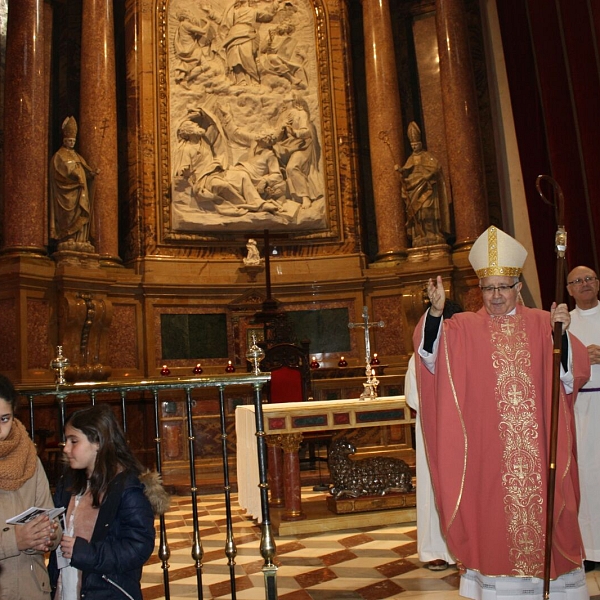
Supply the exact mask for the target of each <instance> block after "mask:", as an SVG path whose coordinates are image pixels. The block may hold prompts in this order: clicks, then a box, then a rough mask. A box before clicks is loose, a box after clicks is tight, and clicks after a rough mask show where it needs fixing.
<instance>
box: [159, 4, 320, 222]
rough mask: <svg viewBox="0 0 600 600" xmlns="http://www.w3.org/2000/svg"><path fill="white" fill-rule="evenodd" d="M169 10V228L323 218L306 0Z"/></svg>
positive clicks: (311, 27)
mask: <svg viewBox="0 0 600 600" xmlns="http://www.w3.org/2000/svg"><path fill="white" fill-rule="evenodd" d="M168 14H169V27H168V31H169V38H170V44H169V57H168V64H169V106H170V115H169V121H170V131H171V142H170V165H171V229H172V230H173V231H190V232H203V231H215V230H216V231H220V230H223V229H224V228H227V230H228V231H251V230H254V229H256V228H259V229H264V228H269V229H271V230H278V229H279V230H288V229H298V230H320V229H325V228H326V227H327V211H326V204H325V202H326V198H325V192H324V190H325V174H324V166H323V160H322V157H321V151H320V149H321V142H320V129H321V123H320V110H319V104H318V89H317V63H316V42H315V32H314V25H313V16H312V5H311V3H310V0H235V1H234V2H231V0H211V1H210V2H208V3H205V4H200V3H198V2H197V1H195V0H177V1H173V2H172V3H171V4H170V5H169V13H168Z"/></svg>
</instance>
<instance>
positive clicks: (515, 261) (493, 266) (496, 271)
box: [469, 225, 527, 279]
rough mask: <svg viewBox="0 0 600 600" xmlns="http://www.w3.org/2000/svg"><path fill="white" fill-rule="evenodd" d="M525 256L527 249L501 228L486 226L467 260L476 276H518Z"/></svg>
mask: <svg viewBox="0 0 600 600" xmlns="http://www.w3.org/2000/svg"><path fill="white" fill-rule="evenodd" d="M526 258H527V250H525V248H524V246H523V245H521V244H520V243H519V242H517V240H515V239H514V238H512V237H510V235H508V234H507V233H504V231H502V230H501V229H498V228H497V227H494V226H493V225H492V226H491V227H488V228H487V229H486V230H485V231H484V232H483V233H482V234H481V235H480V236H479V237H478V238H477V239H476V240H475V243H474V244H473V247H472V248H471V252H469V262H470V263H471V266H472V267H473V269H474V271H475V273H477V277H479V279H483V278H484V277H491V276H492V275H502V276H508V277H519V275H521V271H522V270H523V264H524V263H525V259H526Z"/></svg>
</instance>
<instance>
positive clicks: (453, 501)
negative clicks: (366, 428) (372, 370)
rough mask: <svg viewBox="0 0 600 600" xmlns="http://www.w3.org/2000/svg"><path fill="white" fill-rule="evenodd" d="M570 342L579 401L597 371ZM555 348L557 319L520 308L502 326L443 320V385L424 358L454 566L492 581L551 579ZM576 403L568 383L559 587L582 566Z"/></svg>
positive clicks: (557, 534)
mask: <svg viewBox="0 0 600 600" xmlns="http://www.w3.org/2000/svg"><path fill="white" fill-rule="evenodd" d="M424 319H425V316H423V318H422V319H421V322H420V323H419V326H417V328H416V330H415V335H414V342H415V348H418V347H419V345H420V343H421V340H422V332H423V325H424ZM570 341H571V360H572V364H571V369H572V371H573V373H574V375H575V390H576V391H577V390H578V389H579V387H581V385H583V384H584V383H585V381H587V379H588V378H589V374H590V365H589V359H588V356H587V351H586V349H585V347H584V346H583V344H581V342H579V340H577V338H575V337H573V336H570ZM552 349H553V343H552V328H551V325H550V315H549V313H548V312H545V311H541V310H538V309H529V308H525V307H522V306H517V309H516V314H514V315H512V316H503V317H493V318H492V317H490V316H489V315H488V313H487V312H486V311H485V309H483V308H482V309H481V310H480V311H479V312H477V313H472V312H471V313H470V312H464V313H459V314H456V315H454V316H453V317H452V319H449V320H445V321H444V322H443V326H442V332H441V336H440V346H439V353H438V357H437V363H436V373H435V375H432V374H431V373H430V372H429V371H428V370H427V368H426V367H425V366H424V365H423V363H422V362H421V361H420V360H417V385H418V388H419V392H420V394H421V410H420V412H419V414H420V418H421V422H422V426H423V433H424V436H425V446H426V451H427V457H428V461H429V466H430V469H431V479H432V483H433V487H434V491H435V497H436V503H437V507H438V510H439V513H440V521H441V527H442V532H443V533H444V535H445V537H446V541H447V543H448V547H449V548H450V551H451V552H452V554H453V555H454V556H455V557H456V559H457V560H458V561H460V562H462V563H463V564H464V566H465V567H467V568H469V569H473V570H476V571H479V572H481V573H482V574H484V575H490V576H496V575H508V576H516V577H519V576H534V577H540V578H542V577H543V570H544V547H545V530H546V504H547V499H546V493H547V492H546V490H547V479H548V464H547V461H548V459H547V456H548V448H549V440H548V437H549V432H550V406H551V401H552V354H553V352H552ZM574 396H575V394H566V393H565V392H564V389H563V388H562V385H561V395H560V411H559V412H560V416H559V429H558V449H557V469H556V497H555V505H554V513H555V518H554V535H553V552H552V568H551V578H552V579H555V578H556V577H557V576H559V575H562V574H563V573H567V572H569V571H572V570H573V569H576V568H578V567H581V564H582V559H583V546H582V542H581V535H580V532H579V525H578V522H577V509H578V505H579V479H578V474H577V462H576V458H577V457H576V447H575V430H574V418H573V402H574ZM417 485H418V482H417Z"/></svg>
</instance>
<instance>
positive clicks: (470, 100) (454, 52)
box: [435, 0, 489, 246]
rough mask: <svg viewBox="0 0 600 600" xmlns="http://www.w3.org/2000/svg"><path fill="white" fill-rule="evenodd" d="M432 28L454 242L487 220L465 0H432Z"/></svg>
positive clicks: (481, 227)
mask: <svg viewBox="0 0 600 600" xmlns="http://www.w3.org/2000/svg"><path fill="white" fill-rule="evenodd" d="M435 9H436V30H437V37H438V52H439V58H440V81H441V86H442V104H443V107H444V120H445V128H446V144H447V147H448V148H449V149H450V151H449V152H448V164H449V169H450V180H451V181H452V200H453V202H454V216H455V222H456V245H457V246H461V245H465V244H468V243H469V242H471V241H473V240H474V239H475V238H477V236H478V235H479V234H480V233H481V232H482V231H484V229H485V228H486V227H487V226H488V225H489V223H488V208H487V194H486V185H485V168H484V163H483V151H482V147H481V138H480V132H479V121H478V107H477V93H476V89H475V81H474V77H473V69H472V65H471V55H470V52H469V32H468V29H467V18H466V13H465V7H464V2H463V0H436V2H435Z"/></svg>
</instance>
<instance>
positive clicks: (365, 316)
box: [348, 306, 385, 367]
mask: <svg viewBox="0 0 600 600" xmlns="http://www.w3.org/2000/svg"><path fill="white" fill-rule="evenodd" d="M362 317H363V322H362V323H348V327H349V328H350V329H354V328H355V327H364V329H365V351H366V355H367V356H366V358H367V360H366V363H367V367H370V365H371V339H370V335H369V329H371V327H385V323H384V322H383V321H376V322H374V323H369V309H368V308H367V307H366V306H363V312H362Z"/></svg>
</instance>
